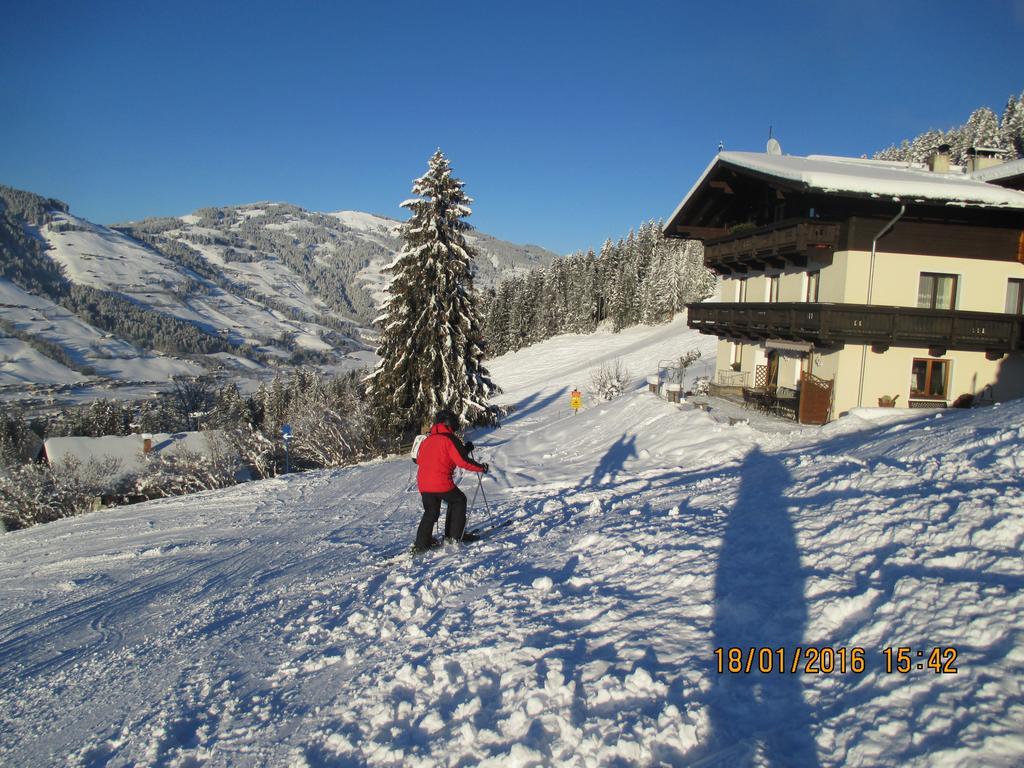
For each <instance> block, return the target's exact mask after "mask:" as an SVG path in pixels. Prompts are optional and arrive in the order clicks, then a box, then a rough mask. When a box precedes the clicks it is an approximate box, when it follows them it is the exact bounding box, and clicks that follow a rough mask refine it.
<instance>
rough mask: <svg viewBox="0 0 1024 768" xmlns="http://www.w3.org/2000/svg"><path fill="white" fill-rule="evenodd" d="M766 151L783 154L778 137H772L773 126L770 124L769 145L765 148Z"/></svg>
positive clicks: (770, 153) (772, 153) (771, 153)
mask: <svg viewBox="0 0 1024 768" xmlns="http://www.w3.org/2000/svg"><path fill="white" fill-rule="evenodd" d="M765 151H766V152H767V153H768V154H769V155H781V154H782V145H781V144H779V142H778V141H777V140H776V139H774V138H772V127H771V126H770V125H769V126H768V146H767V147H766V148H765Z"/></svg>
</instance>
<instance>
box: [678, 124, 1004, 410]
mask: <svg viewBox="0 0 1024 768" xmlns="http://www.w3.org/2000/svg"><path fill="white" fill-rule="evenodd" d="M775 149H776V151H775V152H771V153H769V154H760V153H752V152H720V153H719V154H718V155H717V156H716V157H715V159H714V160H713V161H712V162H711V164H710V165H709V166H708V168H707V170H705V171H704V174H703V175H702V176H701V177H700V179H698V180H697V183H696V184H695V185H694V186H693V188H692V189H691V190H690V192H689V193H688V194H687V195H686V197H685V198H684V199H683V201H682V202H681V203H680V204H679V207H678V208H676V210H675V212H674V213H673V214H672V217H671V219H670V220H669V222H668V224H667V225H666V228H665V234H666V235H668V236H670V237H689V238H695V239H699V240H702V241H703V242H704V259H705V263H706V264H707V266H708V267H709V268H710V269H712V270H714V271H715V272H717V273H718V274H719V275H720V276H721V277H722V286H721V303H704V304H691V305H689V307H688V309H689V324H690V327H692V328H696V329H698V330H700V331H701V332H703V333H708V334H713V335H715V336H718V338H719V344H718V361H717V372H716V377H715V381H714V384H715V386H716V387H719V388H733V389H734V391H736V392H740V391H742V392H743V395H744V398H745V399H746V400H748V401H749V402H752V403H754V404H756V405H759V406H762V407H765V408H771V409H773V410H776V411H780V412H788V413H790V414H792V415H793V416H796V417H798V418H799V419H800V420H801V421H802V422H805V423H824V422H825V421H827V420H829V419H830V418H835V417H836V416H838V415H841V414H843V413H845V412H847V411H849V410H850V409H851V408H856V407H872V406H874V407H877V406H880V405H891V404H895V405H896V406H898V407H906V406H909V407H944V406H946V405H949V404H952V403H953V402H955V401H957V399H958V398H961V397H963V396H964V395H968V396H972V397H973V398H975V399H980V400H994V401H999V400H1004V399H1010V398H1016V397H1021V396H1024V332H1022V303H1024V191H1021V188H1022V187H1024V183H1022V182H1024V161H1019V160H1018V161H1013V162H1010V163H1001V162H1000V158H999V157H998V153H997V152H993V151H988V150H985V149H983V148H978V149H977V150H975V152H973V153H972V154H971V156H970V163H969V166H970V167H969V168H960V167H957V166H951V165H950V163H949V156H948V152H947V151H946V148H942V147H940V148H939V150H938V151H937V152H936V153H935V155H934V157H933V158H932V159H931V161H930V162H929V163H928V164H927V165H925V164H913V163H899V162H886V161H878V160H864V159H852V158H843V157H825V156H810V157H793V156H786V155H782V154H781V153H779V152H778V150H777V144H776V145H775ZM964 399H965V400H968V399H970V398H964Z"/></svg>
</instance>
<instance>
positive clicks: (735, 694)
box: [706, 447, 819, 768]
mask: <svg viewBox="0 0 1024 768" xmlns="http://www.w3.org/2000/svg"><path fill="white" fill-rule="evenodd" d="M739 477H740V488H739V493H738V496H737V499H736V503H735V505H734V506H733V508H732V510H731V511H730V513H729V516H728V518H727V520H726V525H725V533H724V536H723V539H722V546H721V549H720V552H719V558H718V566H717V571H716V574H715V616H714V620H713V622H712V632H713V646H712V647H713V648H722V649H725V653H728V649H730V648H740V649H742V652H743V664H744V665H745V664H746V658H747V656H746V654H747V652H748V649H750V648H754V649H755V659H754V671H753V672H750V673H747V672H746V671H745V670H743V671H740V672H738V673H733V672H729V671H728V669H726V670H725V671H723V672H719V671H718V668H717V664H716V663H715V659H714V657H712V659H711V660H710V661H711V664H712V669H711V670H710V678H711V681H712V689H711V691H710V693H709V696H708V703H709V714H710V729H711V733H710V736H709V738H708V740H707V742H706V743H707V744H708V747H709V751H710V752H711V754H714V753H715V752H718V751H721V750H723V749H728V748H730V747H734V746H736V745H737V744H740V743H744V742H746V744H747V745H749V747H750V748H749V749H747V750H746V751H745V756H744V755H742V754H739V755H733V756H732V757H731V764H732V765H735V766H738V767H740V768H742V766H747V765H753V759H754V754H755V746H756V747H758V750H757V751H759V752H760V755H761V757H762V758H763V760H764V761H765V762H766V763H767V764H768V765H771V766H817V765H819V763H818V757H817V753H816V750H815V743H814V738H813V735H812V733H811V725H812V722H811V711H810V708H809V706H808V705H807V703H806V702H805V701H804V698H803V691H802V686H801V675H800V674H789V671H788V669H787V671H786V672H784V673H781V674H780V673H778V672H771V673H766V674H765V673H760V672H758V671H757V669H756V667H757V663H758V662H757V658H756V654H757V650H756V649H760V648H767V649H778V648H782V649H785V657H786V659H787V660H788V659H789V658H790V654H791V653H792V652H793V650H794V649H795V648H796V647H798V646H801V645H803V638H804V629H805V627H806V626H807V603H806V600H805V598H804V579H805V573H804V571H803V569H802V567H801V563H800V552H799V549H798V547H797V542H796V533H795V530H794V527H793V523H792V521H791V520H790V518H789V514H788V512H787V498H786V496H785V490H786V488H787V486H788V485H789V484H790V483H791V481H792V478H791V477H790V475H789V472H787V471H786V468H785V466H784V464H783V463H782V461H780V460H779V458H777V457H776V456H773V455H770V454H765V453H763V452H762V451H761V450H760V449H759V448H757V447H755V448H754V449H753V450H751V452H750V453H748V454H747V456H746V458H745V459H744V461H743V464H742V466H741V468H740V472H739ZM775 658H776V659H777V656H776V657H775Z"/></svg>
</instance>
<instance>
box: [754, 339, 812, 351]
mask: <svg viewBox="0 0 1024 768" xmlns="http://www.w3.org/2000/svg"><path fill="white" fill-rule="evenodd" d="M764 348H765V349H777V350H779V351H780V352H800V353H807V352H810V351H811V350H813V349H814V345H813V344H811V342H809V341H788V340H787V339H768V340H767V341H765V343H764Z"/></svg>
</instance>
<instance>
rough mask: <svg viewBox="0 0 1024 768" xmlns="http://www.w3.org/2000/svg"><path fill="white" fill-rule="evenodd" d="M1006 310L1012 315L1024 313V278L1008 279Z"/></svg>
mask: <svg viewBox="0 0 1024 768" xmlns="http://www.w3.org/2000/svg"><path fill="white" fill-rule="evenodd" d="M1006 311H1007V312H1008V313H1009V314H1011V315H1024V280H1021V279H1020V278H1017V277H1011V278H1010V279H1009V280H1007V281H1006Z"/></svg>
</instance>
